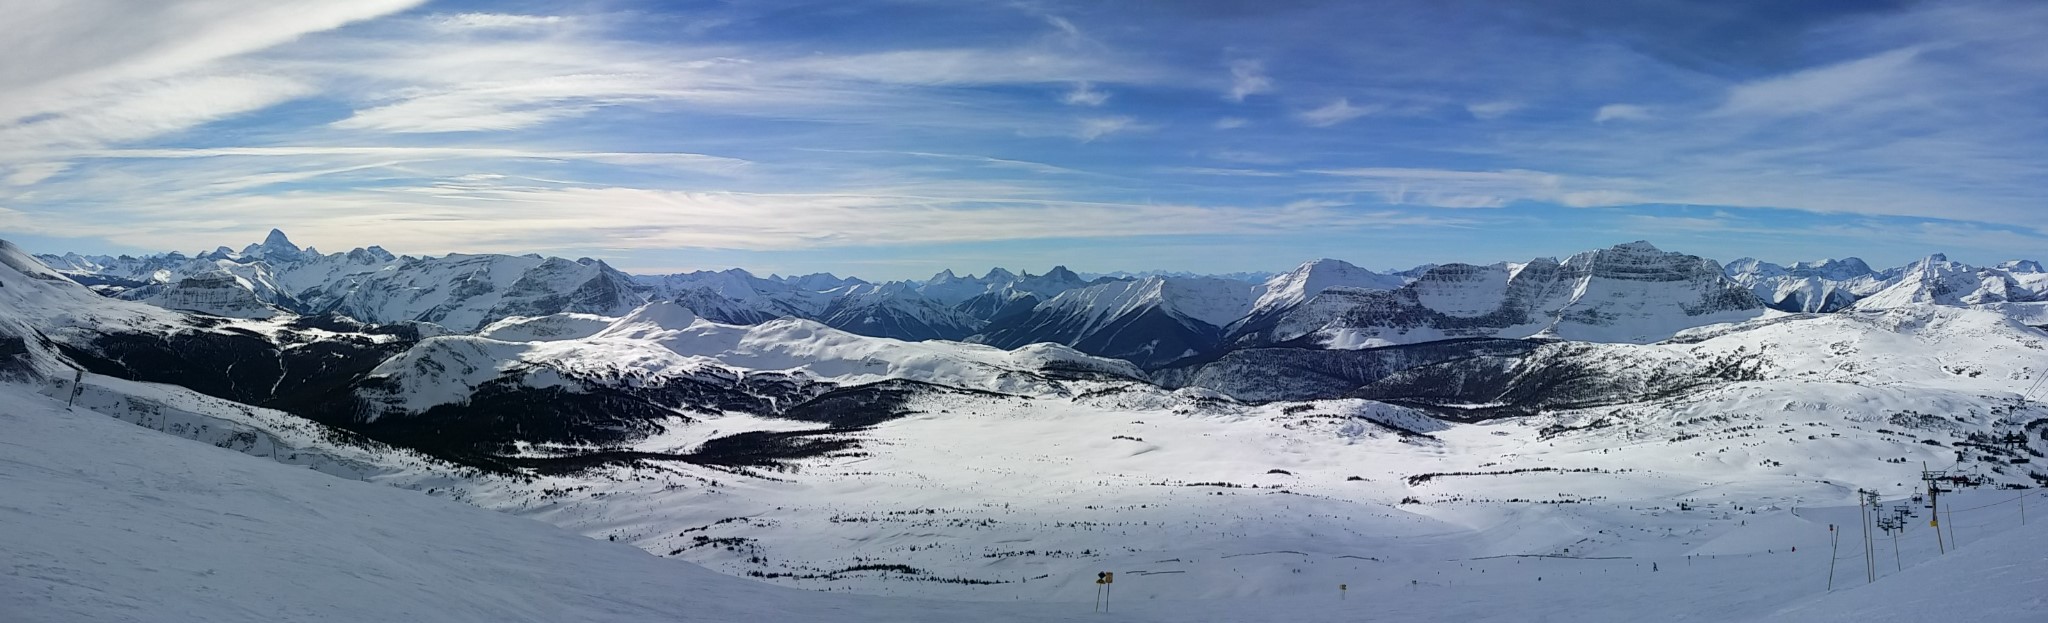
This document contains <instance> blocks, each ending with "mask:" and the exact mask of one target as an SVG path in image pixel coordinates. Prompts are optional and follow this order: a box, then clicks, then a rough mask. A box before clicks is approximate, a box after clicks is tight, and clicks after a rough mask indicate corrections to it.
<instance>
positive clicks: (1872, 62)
mask: <svg viewBox="0 0 2048 623" xmlns="http://www.w3.org/2000/svg"><path fill="white" fill-rule="evenodd" d="M1919 56H1920V50H1918V49H1916V48H1903V49H1898V50H1892V51H1890V52H1885V53H1883V54H1878V55H1875V56H1870V57H1866V58H1861V59H1857V60H1853V61H1849V62H1845V63H1838V64H1835V65H1829V66H1826V67H1820V68H1815V69H1808V70H1805V71H1800V72H1796V73H1792V74H1787V75H1783V76H1777V77H1773V78H1766V79H1763V80H1757V81H1754V82H1748V83H1744V84H1740V85H1736V86H1735V87H1734V88H1732V89H1729V91H1728V100H1727V102H1725V103H1723V104H1722V105H1721V107H1720V108H1719V109H1717V110H1715V113H1716V114H1719V115H1763V116H1786V115H1802V114H1812V113H1819V112H1826V111H1830V110H1836V109H1840V108H1843V107H1847V106H1850V105H1854V104H1859V103H1867V102H1870V101H1871V100H1874V99H1877V98H1883V97H1887V96H1891V95H1895V94H1902V93H1905V92H1908V91H1911V90H1912V88H1913V86H1912V82H1913V79H1914V77H1915V75H1914V71H1915V66H1914V60H1915V59H1916V58H1918V57H1919Z"/></svg>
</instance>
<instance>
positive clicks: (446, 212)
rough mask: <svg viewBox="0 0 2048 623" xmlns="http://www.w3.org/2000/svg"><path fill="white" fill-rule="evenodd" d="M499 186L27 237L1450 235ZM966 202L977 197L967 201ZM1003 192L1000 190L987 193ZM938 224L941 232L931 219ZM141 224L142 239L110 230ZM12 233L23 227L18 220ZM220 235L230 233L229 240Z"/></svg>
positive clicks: (281, 198) (1003, 208)
mask: <svg viewBox="0 0 2048 623" xmlns="http://www.w3.org/2000/svg"><path fill="white" fill-rule="evenodd" d="M493 181H494V180H479V179H467V180H460V181H458V180H453V179H451V180H449V181H448V182H447V183H439V184H433V185H428V186H417V187H398V188H384V189H353V190H340V191H333V192H294V193H285V194H268V195H244V196H234V197H226V198H219V199H214V200H209V201H205V202H190V203H187V202H166V201H162V200H151V201H143V202H138V203H123V204H121V205H118V206H110V207H105V208H97V209H95V210H93V213H92V214H77V213H67V214H62V215H53V216H50V217H48V218H36V219H27V221H32V222H26V223H21V222H17V223H16V224H25V225H26V228H25V230H24V231H28V232H29V233H38V234H51V235H65V236H99V237H104V238H107V239H109V240H113V241H116V242H119V243H121V244H126V245H132V246H138V247H144V248H181V247H192V246H203V244H202V245H195V241H209V242H210V241H212V240H216V239H221V238H223V237H227V235H228V234H223V233H222V232H231V233H232V235H234V236H240V235H243V233H244V232H243V231H242V230H244V229H248V227H247V225H246V224H248V223H262V224H264V225H265V226H276V227H282V228H284V229H286V230H287V231H293V232H309V233H305V234H298V233H295V234H294V236H295V238H303V239H302V240H300V242H302V243H311V244H315V245H318V246H321V247H334V248H348V247H352V246H358V245H362V244H366V241H373V242H375V243H377V244H381V245H384V246H385V247H387V248H390V249H392V250H393V251H397V252H402V253H403V252H424V253H441V252H448V251H472V252H519V253H525V252H534V251H541V252H546V251H550V250H553V249H561V248H572V247H577V246H581V245H589V244H590V241H592V240H603V241H604V244H605V245H606V246H608V247H611V248H615V249H678V248H709V249H749V250H769V251H773V250H790V249H806V248H817V247H834V246H874V245H906V244H933V243H961V242H981V241H995V240H1030V239H1047V238H1103V237H1126V236H1130V235H1132V233H1133V232H1144V233H1145V234H1147V235H1207V234H1231V235H1281V234H1288V233H1300V232H1307V231H1328V230H1332V229H1372V228H1384V227H1401V226H1430V225H1444V224H1451V223H1454V222H1455V221H1453V220H1449V219H1444V218H1441V217H1433V216H1425V215H1414V214H1404V213H1399V212H1389V211H1377V212H1369V211H1362V210H1352V209H1342V208H1341V206H1339V205H1338V204H1336V203H1331V202H1295V203H1290V204H1286V205H1267V206H1201V205H1185V204H1137V203H1089V202H1074V201H1061V200H1034V199H1028V198H1025V199H1019V198H1015V197H1007V196H995V197H990V196H977V195H974V194H964V195H963V194H955V193H949V192H946V190H945V189H943V188H904V189H898V190H900V191H903V192H874V191H856V192H838V193H803V194H787V193H780V194H768V193H740V192H699V191H673V190H652V189H640V188H624V187H516V186H506V185H497V184H493V183H491V182H493ZM961 190H970V191H971V190H974V189H973V188H963V189H961ZM993 190H998V191H1001V190H1002V189H993ZM934 214H943V215H944V217H943V218H934ZM136 220H146V221H147V222H149V223H151V226H150V227H148V228H135V227H124V226H119V225H117V224H115V223H123V222H134V221H136ZM17 221H21V220H20V219H17ZM223 224H231V225H228V226H225V227H224V225H223Z"/></svg>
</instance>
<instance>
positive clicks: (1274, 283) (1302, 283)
mask: <svg viewBox="0 0 2048 623" xmlns="http://www.w3.org/2000/svg"><path fill="white" fill-rule="evenodd" d="M1407 283H1408V280H1406V279H1402V278H1400V277H1397V276H1393V275H1382V274H1379V273H1375V272H1372V271H1370V270H1366V269H1363V268H1359V267H1357V266H1353V265H1351V264H1349V263H1347V262H1344V261H1341V260H1332V259H1320V260H1315V261H1312V262H1306V263H1303V264H1302V265H1301V266H1299V267H1296V268H1295V269H1294V270H1292V271H1288V272H1286V273H1283V274H1280V275H1276V276H1274V277H1273V278H1272V279H1268V280H1266V291H1265V293H1264V294H1262V295H1260V296H1259V300H1258V301H1257V302H1256V303H1253V304H1252V311H1251V313H1250V315H1249V316H1247V319H1248V320H1247V321H1249V322H1256V319H1257V318H1259V317H1261V316H1265V315H1267V314H1272V313H1278V312H1279V311H1281V310H1284V309H1286V308H1289V307H1293V306H1295V305H1299V304H1301V303H1302V302H1303V301H1307V300H1309V299H1310V298H1314V297H1315V295H1318V294H1322V293H1323V291H1324V290H1328V289H1330V288H1340V287H1341V288H1355V289H1360V290H1393V289H1395V288H1399V287H1401V286H1403V285H1407Z"/></svg>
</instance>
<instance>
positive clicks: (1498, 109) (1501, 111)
mask: <svg viewBox="0 0 2048 623" xmlns="http://www.w3.org/2000/svg"><path fill="white" fill-rule="evenodd" d="M1523 106H1524V104H1522V103H1521V102H1516V101H1509V100H1501V101H1494V102H1480V103H1477V104H1466V105H1465V112H1468V113H1471V114H1472V116H1473V117H1476V118H1479V119H1499V118H1501V117H1505V116H1508V115H1509V114H1512V113H1514V112H1515V111H1517V110H1521V109H1522V108H1523Z"/></svg>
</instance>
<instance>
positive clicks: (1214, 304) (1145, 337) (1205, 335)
mask: <svg viewBox="0 0 2048 623" xmlns="http://www.w3.org/2000/svg"><path fill="white" fill-rule="evenodd" d="M1264 289H1265V286H1264V285H1263V284H1255V283H1250V282H1245V281H1236V280H1230V279H1213V278H1170V277H1146V278H1144V279H1140V280H1137V281H1112V282H1109V283H1102V284H1097V285H1093V286H1089V287H1086V288H1080V289H1076V290H1068V291H1066V292H1062V293H1060V295H1059V296H1055V297H1053V298H1052V299H1051V300H1048V301H1045V302H1044V303H1040V304H1039V305H1038V306H1037V307H1035V308H1034V309H1032V311H1031V313H1030V314H1029V315H1024V316H1017V317H1014V319H1013V320H1010V321H1008V322H1006V323H1004V324H1001V325H992V326H990V327H989V328H988V330H987V331H985V332H984V333H982V334H981V335H977V336H975V337H974V338H973V339H974V341H977V342H981V343H984V344H990V345H994V346H997V347H1001V348H1016V347H1019V346H1023V345H1026V344H1032V343H1037V342H1053V343H1058V344H1065V345H1068V346H1072V347H1074V348H1076V349H1078V350H1080V351H1082V352H1086V353H1090V354H1095V355H1101V356H1105V357H1115V358H1118V359H1124V360H1128V361H1131V362H1133V363H1136V364H1138V365H1140V366H1147V367H1149V366H1154V365H1158V364H1164V363H1167V362H1171V361H1174V360H1177V359H1181V358H1183V357H1189V356H1193V355H1196V354H1200V353H1203V352H1207V351H1209V350H1211V349H1213V348H1215V347H1216V346H1217V345H1218V344H1219V343H1220V342H1221V340H1222V338H1223V327H1224V326H1225V325H1229V324H1231V323H1232V322H1235V321H1236V320H1237V319H1239V318H1242V317H1244V315H1245V314H1247V313H1250V311H1251V309H1252V305H1253V304H1255V303H1256V302H1257V301H1258V297H1259V296H1260V295H1261V294H1262V293H1263V291H1264Z"/></svg>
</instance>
